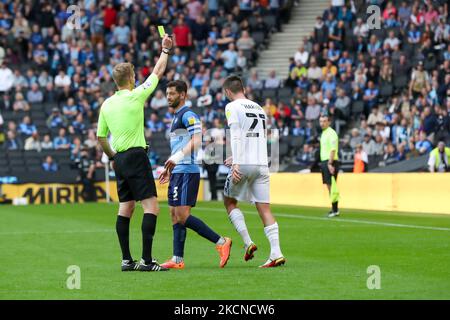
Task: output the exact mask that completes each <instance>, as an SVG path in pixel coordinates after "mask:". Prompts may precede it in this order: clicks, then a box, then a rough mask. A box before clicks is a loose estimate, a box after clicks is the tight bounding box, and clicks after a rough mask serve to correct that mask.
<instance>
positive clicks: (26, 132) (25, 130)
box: [19, 116, 37, 137]
mask: <svg viewBox="0 0 450 320" xmlns="http://www.w3.org/2000/svg"><path fill="white" fill-rule="evenodd" d="M19 132H20V133H21V134H22V135H23V136H25V137H29V136H31V135H32V134H34V133H36V132H37V130H36V126H35V125H34V124H32V123H31V118H30V116H25V117H23V119H22V123H21V124H20V125H19Z"/></svg>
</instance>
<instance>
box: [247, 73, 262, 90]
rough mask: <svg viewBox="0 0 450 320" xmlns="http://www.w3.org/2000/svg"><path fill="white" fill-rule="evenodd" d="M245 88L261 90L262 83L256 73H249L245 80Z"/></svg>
mask: <svg viewBox="0 0 450 320" xmlns="http://www.w3.org/2000/svg"><path fill="white" fill-rule="evenodd" d="M247 86H249V87H250V88H251V89H252V90H261V89H262V88H263V82H262V81H261V80H260V79H259V76H258V72H257V71H256V70H253V71H252V72H251V73H250V77H249V79H248V80H247Z"/></svg>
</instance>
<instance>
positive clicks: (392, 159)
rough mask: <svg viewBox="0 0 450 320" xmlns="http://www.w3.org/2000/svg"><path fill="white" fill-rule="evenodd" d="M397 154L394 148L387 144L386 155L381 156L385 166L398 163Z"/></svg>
mask: <svg viewBox="0 0 450 320" xmlns="http://www.w3.org/2000/svg"><path fill="white" fill-rule="evenodd" d="M398 161H399V160H398V154H397V150H396V149H395V146H394V145H393V144H392V143H391V142H389V143H388V144H387V146H386V153H385V154H384V156H383V162H384V164H385V165H391V164H394V163H396V162H398Z"/></svg>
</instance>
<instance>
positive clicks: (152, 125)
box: [147, 112, 165, 132]
mask: <svg viewBox="0 0 450 320" xmlns="http://www.w3.org/2000/svg"><path fill="white" fill-rule="evenodd" d="M147 128H148V129H150V131H151V132H161V131H163V130H164V129H165V126H164V123H163V122H162V121H161V120H159V118H158V114H157V113H155V112H153V113H152V114H151V115H150V120H148V121H147Z"/></svg>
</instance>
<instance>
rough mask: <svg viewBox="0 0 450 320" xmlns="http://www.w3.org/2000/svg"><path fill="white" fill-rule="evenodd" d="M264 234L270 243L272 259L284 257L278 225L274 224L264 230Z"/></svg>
mask: <svg viewBox="0 0 450 320" xmlns="http://www.w3.org/2000/svg"><path fill="white" fill-rule="evenodd" d="M264 233H265V234H266V237H267V239H269V242H270V259H272V260H273V259H277V258H280V257H282V256H283V254H282V253H281V249H280V237H279V234H278V223H276V222H275V223H274V224H272V225H270V226H267V227H265V228H264Z"/></svg>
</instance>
